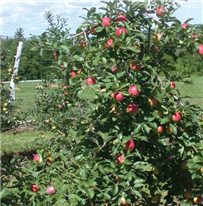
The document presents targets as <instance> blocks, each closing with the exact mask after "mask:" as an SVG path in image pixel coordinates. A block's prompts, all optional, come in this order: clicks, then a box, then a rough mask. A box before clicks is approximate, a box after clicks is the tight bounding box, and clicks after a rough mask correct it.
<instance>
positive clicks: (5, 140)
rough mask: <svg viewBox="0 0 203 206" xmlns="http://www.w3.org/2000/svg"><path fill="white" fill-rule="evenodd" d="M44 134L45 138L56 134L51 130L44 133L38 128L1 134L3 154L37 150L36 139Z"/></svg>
mask: <svg viewBox="0 0 203 206" xmlns="http://www.w3.org/2000/svg"><path fill="white" fill-rule="evenodd" d="M42 134H44V136H45V137H44V139H50V138H52V137H53V136H54V134H53V133H51V132H46V133H43V131H37V130H25V131H23V132H19V133H16V134H14V133H8V132H7V133H3V134H2V135H1V153H0V154H1V155H3V154H10V153H18V152H22V151H23V152H28V151H31V150H35V149H37V148H36V144H35V140H36V139H37V138H41V135H42Z"/></svg>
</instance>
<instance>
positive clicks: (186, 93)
mask: <svg viewBox="0 0 203 206" xmlns="http://www.w3.org/2000/svg"><path fill="white" fill-rule="evenodd" d="M186 80H189V81H192V84H185V83H182V82H176V86H177V89H178V90H179V91H180V93H181V96H182V100H183V102H186V101H188V102H190V103H191V104H195V105H197V106H199V107H201V108H202V109H203V77H202V76H201V77H190V78H187V79H186Z"/></svg>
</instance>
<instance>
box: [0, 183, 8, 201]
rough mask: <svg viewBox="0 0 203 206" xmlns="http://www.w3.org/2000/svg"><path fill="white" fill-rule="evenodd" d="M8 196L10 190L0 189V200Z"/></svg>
mask: <svg viewBox="0 0 203 206" xmlns="http://www.w3.org/2000/svg"><path fill="white" fill-rule="evenodd" d="M9 194H10V190H9V189H7V188H6V187H3V186H2V187H1V192H0V200H1V199H2V198H3V197H5V196H7V195H9Z"/></svg>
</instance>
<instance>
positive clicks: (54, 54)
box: [53, 52, 58, 60]
mask: <svg viewBox="0 0 203 206" xmlns="http://www.w3.org/2000/svg"><path fill="white" fill-rule="evenodd" d="M53 57H54V59H55V60H57V59H58V58H57V54H56V52H54V53H53Z"/></svg>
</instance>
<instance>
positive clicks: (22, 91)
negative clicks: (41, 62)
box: [1, 76, 203, 153]
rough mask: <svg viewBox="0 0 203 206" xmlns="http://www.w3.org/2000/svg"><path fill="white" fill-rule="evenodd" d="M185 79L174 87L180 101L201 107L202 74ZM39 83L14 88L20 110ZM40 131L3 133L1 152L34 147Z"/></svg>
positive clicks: (31, 99)
mask: <svg viewBox="0 0 203 206" xmlns="http://www.w3.org/2000/svg"><path fill="white" fill-rule="evenodd" d="M187 80H190V81H192V84H185V83H182V82H176V88H177V89H178V90H179V91H180V92H181V94H182V97H183V98H182V101H183V102H186V101H189V102H190V103H191V104H195V105H198V106H200V107H201V108H203V76H202V77H190V78H188V79H187ZM38 84H39V83H37V82H35V83H19V84H18V85H17V87H18V88H19V90H16V99H18V98H20V99H23V104H22V105H21V109H22V111H26V110H30V109H32V108H34V104H35V102H34V96H35V94H36V88H35V87H36V86H37V85H38ZM42 133H43V132H42V131H24V132H21V133H18V134H15V135H14V134H9V133H3V134H2V135H1V153H10V152H18V151H25V150H32V149H35V148H36V147H35V144H33V142H34V141H35V139H36V138H38V137H39V136H41V134H42ZM45 136H46V138H50V137H53V134H51V133H47V134H45Z"/></svg>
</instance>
